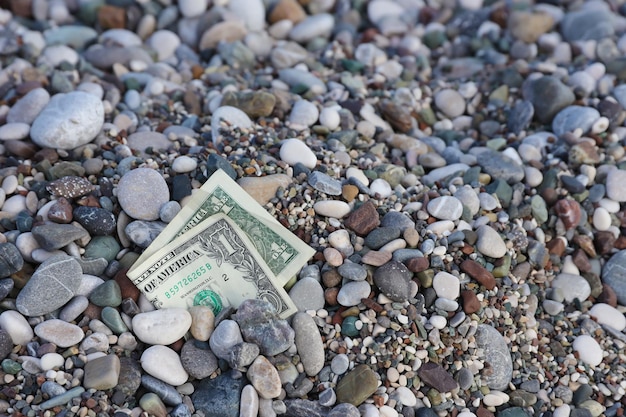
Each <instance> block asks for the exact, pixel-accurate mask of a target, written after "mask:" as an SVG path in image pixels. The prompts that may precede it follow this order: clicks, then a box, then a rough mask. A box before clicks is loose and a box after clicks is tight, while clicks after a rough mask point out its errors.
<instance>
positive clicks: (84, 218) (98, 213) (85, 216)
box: [74, 206, 116, 236]
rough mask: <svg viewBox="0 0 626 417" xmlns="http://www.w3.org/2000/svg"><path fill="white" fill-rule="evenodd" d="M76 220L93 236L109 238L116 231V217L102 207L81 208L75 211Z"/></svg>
mask: <svg viewBox="0 0 626 417" xmlns="http://www.w3.org/2000/svg"><path fill="white" fill-rule="evenodd" d="M74 220H76V221H77V222H78V223H80V225H81V226H83V227H84V228H85V229H86V230H87V231H88V232H89V233H90V234H91V235H95V236H107V235H110V234H112V233H113V232H114V231H115V226H116V221H115V215H114V214H113V213H111V212H110V211H108V210H105V209H103V208H100V207H86V206H80V207H78V208H76V209H75V210H74Z"/></svg>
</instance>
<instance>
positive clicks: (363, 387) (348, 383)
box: [336, 365, 378, 407]
mask: <svg viewBox="0 0 626 417" xmlns="http://www.w3.org/2000/svg"><path fill="white" fill-rule="evenodd" d="M376 388H378V378H376V373H375V372H374V371H372V370H371V369H370V367H369V366H367V365H358V366H357V367H355V368H354V369H353V370H352V371H350V372H349V373H348V374H346V376H344V377H343V378H342V379H341V380H340V381H339V383H338V384H337V389H336V394H337V403H338V404H340V403H350V404H352V405H354V406H356V407H358V406H359V405H361V404H362V403H363V401H365V400H366V399H368V398H369V397H370V395H372V394H373V393H374V392H376Z"/></svg>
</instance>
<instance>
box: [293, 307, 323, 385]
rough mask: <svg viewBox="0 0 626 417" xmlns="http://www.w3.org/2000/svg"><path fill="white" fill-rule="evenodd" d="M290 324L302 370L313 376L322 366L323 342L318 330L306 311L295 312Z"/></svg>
mask: <svg viewBox="0 0 626 417" xmlns="http://www.w3.org/2000/svg"><path fill="white" fill-rule="evenodd" d="M291 325H292V327H293V330H294V332H295V343H296V348H297V349H298V353H299V354H300V360H301V361H302V365H303V366H304V371H305V372H306V373H307V375H309V376H315V375H317V374H318V372H319V371H321V370H322V368H323V367H324V343H323V342H322V336H321V335H320V331H319V329H318V328H317V325H316V324H315V321H314V320H313V318H312V317H311V316H309V315H308V314H307V313H296V315H295V316H294V317H293V320H292V323H291Z"/></svg>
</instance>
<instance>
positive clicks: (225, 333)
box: [209, 320, 243, 360]
mask: <svg viewBox="0 0 626 417" xmlns="http://www.w3.org/2000/svg"><path fill="white" fill-rule="evenodd" d="M241 342H243V337H242V336H241V330H239V325H238V324H237V322H236V321H234V320H222V321H221V322H220V324H219V325H218V326H217V327H216V328H215V330H214V331H213V334H211V338H210V339H209V344H210V345H211V350H212V351H213V353H215V356H217V357H218V358H220V359H224V360H228V357H229V355H230V351H231V349H232V348H233V346H235V345H236V344H238V343H241Z"/></svg>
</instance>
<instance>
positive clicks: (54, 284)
mask: <svg viewBox="0 0 626 417" xmlns="http://www.w3.org/2000/svg"><path fill="white" fill-rule="evenodd" d="M82 273H83V271H82V270H81V268H80V264H79V263H78V261H77V260H76V259H74V258H71V257H69V256H65V255H56V256H52V257H50V258H49V259H47V260H46V261H45V262H44V263H42V264H41V265H39V268H37V270H36V271H35V273H34V274H33V276H32V277H31V278H30V279H29V280H28V282H27V283H26V285H25V286H24V288H22V290H21V291H20V293H19V295H18V296H17V300H16V306H17V310H18V311H19V312H20V313H22V314H23V315H25V316H30V317H32V316H41V315H44V314H48V313H51V312H53V311H54V310H56V309H58V308H61V307H63V306H64V305H65V304H66V303H67V302H68V301H69V300H70V299H71V298H72V297H74V295H75V292H76V290H78V287H79V286H80V281H81V276H82Z"/></svg>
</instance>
